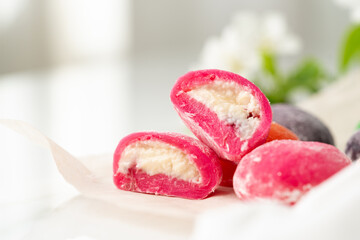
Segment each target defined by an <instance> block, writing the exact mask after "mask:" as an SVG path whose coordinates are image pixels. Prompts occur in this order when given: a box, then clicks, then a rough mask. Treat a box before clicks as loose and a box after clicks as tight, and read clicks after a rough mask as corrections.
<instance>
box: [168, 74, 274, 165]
mask: <svg viewBox="0 0 360 240" xmlns="http://www.w3.org/2000/svg"><path fill="white" fill-rule="evenodd" d="M221 84H222V85H224V86H232V87H234V86H235V87H236V88H237V89H241V92H236V95H234V96H232V97H229V98H227V99H225V100H221V101H222V102H221V104H222V105H221V107H224V108H221V107H219V106H215V107H214V109H212V108H211V107H209V106H207V105H208V104H212V102H213V101H212V100H210V101H209V100H208V101H207V100H203V101H199V100H197V99H196V97H194V96H193V95H191V94H194V90H195V91H196V90H197V89H201V88H204V87H205V88H206V87H210V88H211V86H217V87H218V88H219V86H220V88H221ZM224 93H226V90H224ZM242 93H245V94H247V96H245V98H251V99H252V101H253V102H256V104H255V105H254V106H257V108H256V109H257V112H256V113H255V112H252V110H251V108H252V107H251V106H250V105H246V104H245V105H241V106H240V105H236V103H235V104H233V105H232V106H231V108H229V109H225V108H226V107H227V106H228V105H229V103H230V102H233V101H235V99H236V98H237V96H240V95H241V94H242ZM196 94H197V93H196ZM201 94H203V95H202V96H206V94H207V93H206V92H204V91H202V92H201ZM204 94H205V95H204ZM202 96H200V97H202ZM224 97H225V96H224ZM170 98H171V101H172V103H173V105H174V108H175V110H176V111H177V113H178V114H179V116H180V117H181V119H182V120H183V121H184V123H185V124H186V125H187V127H188V128H189V129H190V130H191V131H192V132H193V133H194V135H195V136H196V137H197V138H199V139H200V140H201V141H202V142H203V143H205V144H206V145H208V146H209V147H210V148H212V149H213V150H214V151H215V152H216V153H217V154H218V155H219V157H221V158H224V159H227V160H230V161H233V162H235V163H238V162H239V161H240V160H241V158H242V157H243V156H244V155H245V154H247V153H248V152H250V151H251V150H252V149H254V148H256V147H257V146H259V145H261V144H263V143H265V141H266V138H267V136H268V133H269V129H270V124H271V121H272V111H271V108H270V104H269V101H268V99H267V98H266V97H265V95H264V94H263V93H262V92H261V91H260V90H259V88H258V87H256V86H255V85H254V84H253V83H251V82H250V81H248V80H246V79H245V78H243V77H241V76H239V75H237V74H234V73H231V72H226V71H221V70H200V71H193V72H189V73H187V74H185V75H184V76H182V77H180V78H179V79H178V80H177V82H176V83H175V85H174V87H173V89H172V91H171V95H170ZM226 101H228V102H226ZM214 104H216V103H214ZM239 107H241V108H242V109H243V111H244V113H245V114H247V115H246V116H245V117H244V119H243V120H241V119H238V118H237V119H236V118H232V117H231V116H229V117H226V116H225V117H224V116H222V118H223V119H221V118H220V117H219V116H220V115H219V114H217V113H216V111H215V108H217V109H220V110H219V111H223V112H224V114H225V115H226V114H228V113H229V112H230V110H231V109H235V108H239ZM229 114H230V113H229ZM231 114H232V113H231ZM250 121H256V126H252V127H251V126H250V127H248V126H247V125H246V124H247V123H248V122H250ZM235 122H236V124H235ZM246 131H250V132H251V134H250V135H249V134H247V135H249V136H246V137H245V136H242V135H244V134H245V133H246Z"/></svg>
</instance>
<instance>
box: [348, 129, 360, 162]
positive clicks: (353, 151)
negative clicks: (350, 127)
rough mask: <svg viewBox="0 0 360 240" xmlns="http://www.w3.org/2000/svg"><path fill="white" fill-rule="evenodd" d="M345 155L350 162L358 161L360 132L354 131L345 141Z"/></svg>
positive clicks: (359, 157) (359, 155) (359, 156)
mask: <svg viewBox="0 0 360 240" xmlns="http://www.w3.org/2000/svg"><path fill="white" fill-rule="evenodd" d="M345 153H346V155H347V156H348V157H349V158H350V159H351V160H352V161H356V160H359V159H360V130H358V131H356V132H355V133H354V134H353V135H352V136H351V137H350V138H349V140H348V141H347V143H346V148H345Z"/></svg>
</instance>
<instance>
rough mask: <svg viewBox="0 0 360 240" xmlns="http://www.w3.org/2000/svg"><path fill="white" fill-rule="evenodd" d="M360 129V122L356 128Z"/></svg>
mask: <svg viewBox="0 0 360 240" xmlns="http://www.w3.org/2000/svg"><path fill="white" fill-rule="evenodd" d="M359 129H360V122H359V123H358V125H357V127H356V130H359Z"/></svg>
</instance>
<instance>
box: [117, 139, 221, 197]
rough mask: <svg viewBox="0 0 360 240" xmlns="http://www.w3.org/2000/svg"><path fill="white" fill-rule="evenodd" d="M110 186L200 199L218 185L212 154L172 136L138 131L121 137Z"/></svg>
mask: <svg viewBox="0 0 360 240" xmlns="http://www.w3.org/2000/svg"><path fill="white" fill-rule="evenodd" d="M113 167H114V168H113V170H114V183H115V185H116V186H117V187H118V188H119V189H122V190H127V191H133V192H141V193H149V194H155V195H165V196H175V197H182V198H187V199H202V198H205V197H206V196H208V195H209V194H210V193H211V192H213V191H214V190H215V188H216V187H217V186H218V185H219V183H220V181H221V177H222V171H221V166H220V163H219V159H218V157H217V155H216V153H215V152H214V151H213V150H211V149H210V148H209V147H207V146H206V145H205V144H203V143H201V142H200V141H199V140H197V139H194V138H191V137H188V136H185V135H181V134H176V133H156V132H139V133H133V134H130V135H128V136H126V137H125V138H123V139H122V140H121V141H120V143H119V145H118V146H117V148H116V150H115V154H114V164H113Z"/></svg>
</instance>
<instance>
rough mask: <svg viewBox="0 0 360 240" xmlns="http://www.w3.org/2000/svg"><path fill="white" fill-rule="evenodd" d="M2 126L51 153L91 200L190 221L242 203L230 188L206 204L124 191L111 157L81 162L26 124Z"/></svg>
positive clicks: (2, 121) (8, 122)
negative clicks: (116, 179)
mask: <svg viewBox="0 0 360 240" xmlns="http://www.w3.org/2000/svg"><path fill="white" fill-rule="evenodd" d="M0 124H1V125H3V126H6V127H8V128H10V129H12V130H14V131H15V132H18V133H19V134H21V135H23V136H24V137H26V138H27V139H29V140H30V141H31V142H33V143H35V144H38V145H40V146H42V147H45V148H46V149H49V150H50V152H51V154H52V156H53V159H54V161H55V163H56V166H57V168H58V170H59V172H60V173H61V175H62V176H63V177H64V179H65V180H66V181H67V182H68V183H69V184H71V185H72V186H74V187H75V188H76V189H77V190H78V191H79V192H80V193H81V194H84V195H85V196H86V197H89V198H96V199H100V200H104V201H107V202H109V203H111V204H113V205H114V206H117V207H120V208H124V209H127V210H132V211H136V212H141V213H152V214H156V215H164V216H171V217H179V218H191V219H193V218H194V217H196V216H197V215H198V214H199V213H202V212H204V211H206V210H209V209H214V208H216V207H222V206H225V205H229V204H233V203H238V202H239V200H238V199H237V198H236V196H235V194H234V193H233V190H232V189H231V188H220V189H218V190H216V191H215V193H213V194H212V195H211V196H210V197H208V198H206V199H204V200H187V199H181V198H175V197H164V196H154V195H149V194H140V193H134V192H127V191H122V190H119V189H117V188H116V187H115V185H114V184H113V182H112V176H113V171H112V161H113V160H112V154H108V155H104V156H90V157H87V158H81V159H79V158H76V157H74V156H72V155H71V154H70V153H68V152H67V151H66V150H64V149H63V148H61V147H60V146H59V145H58V144H56V143H55V142H53V141H52V140H51V139H49V138H48V137H46V136H45V135H43V134H42V133H41V132H39V131H38V130H36V129H35V128H34V127H32V126H30V125H29V124H27V123H25V122H23V121H18V120H10V119H0Z"/></svg>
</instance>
